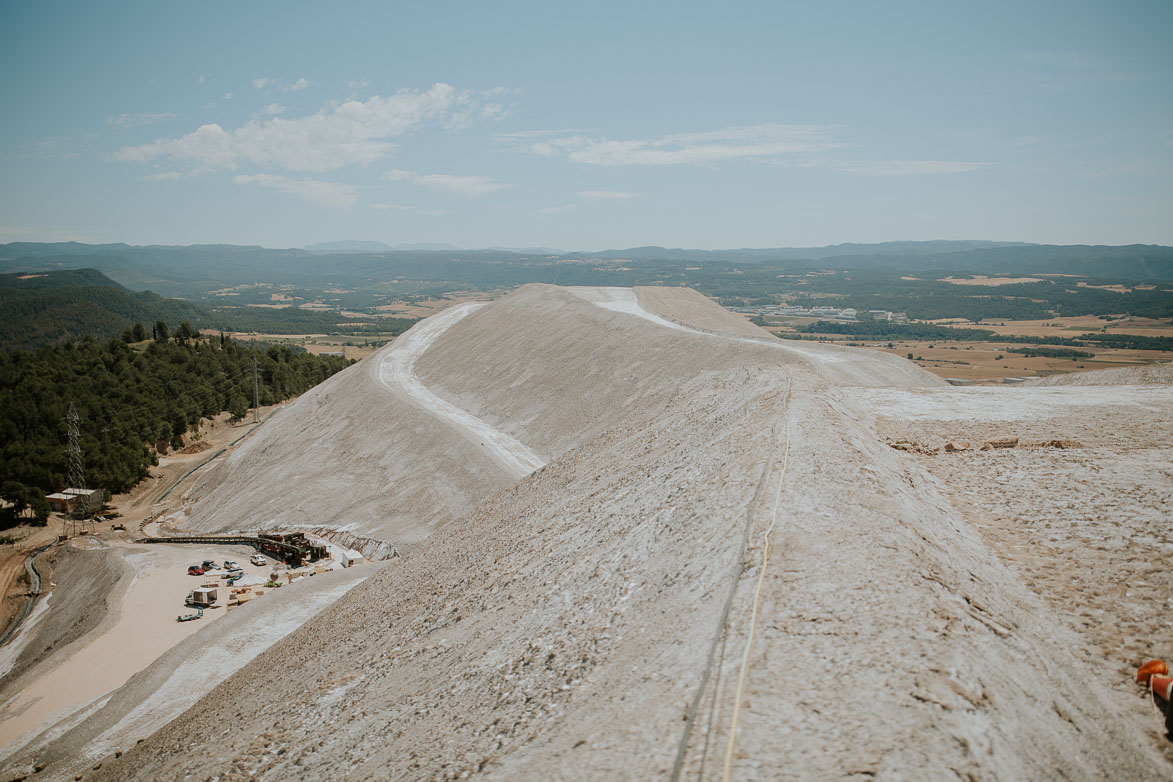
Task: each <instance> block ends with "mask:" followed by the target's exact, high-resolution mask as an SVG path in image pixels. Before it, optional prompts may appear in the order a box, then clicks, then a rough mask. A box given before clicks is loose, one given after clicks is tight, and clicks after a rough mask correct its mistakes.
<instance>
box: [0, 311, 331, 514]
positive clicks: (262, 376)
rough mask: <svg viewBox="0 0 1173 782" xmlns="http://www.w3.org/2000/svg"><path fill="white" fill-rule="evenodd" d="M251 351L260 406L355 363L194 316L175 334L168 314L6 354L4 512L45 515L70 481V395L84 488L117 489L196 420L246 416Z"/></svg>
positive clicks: (0, 471) (0, 365) (0, 452)
mask: <svg viewBox="0 0 1173 782" xmlns="http://www.w3.org/2000/svg"><path fill="white" fill-rule="evenodd" d="M152 335H153V338H152ZM136 337H138V338H145V339H144V340H143V341H137V340H136ZM254 360H255V361H256V366H257V370H258V376H259V401H260V404H261V405H270V404H274V403H276V402H280V401H282V400H285V399H288V398H290V397H293V396H296V395H298V394H300V393H302V392H304V391H306V390H308V389H310V388H312V387H313V386H315V385H317V384H318V383H321V382H322V381H323V380H325V379H326V378H328V377H330V376H331V375H333V374H334V373H336V372H338V371H340V370H341V369H344V368H345V367H346V366H347V365H348V364H350V363H353V362H349V361H347V360H346V359H344V358H342V357H340V356H313V355H310V354H308V353H305V352H295V351H294V350H293V349H291V348H289V347H287V346H271V347H267V348H265V347H263V346H261V347H258V346H255V345H245V344H243V343H239V342H236V341H233V340H231V339H226V338H224V337H222V336H215V337H212V338H206V337H203V336H200V335H199V334H198V332H196V331H195V330H194V329H192V328H191V326H190V325H189V324H187V323H186V322H184V323H182V324H180V326H179V327H178V328H177V329H175V333H174V335H172V334H171V330H170V329H169V328H168V327H167V325H166V324H165V323H163V322H162V321H160V322H158V323H156V324H155V325H154V326H153V327H151V328H150V329H149V330H148V329H147V327H145V326H143V325H142V324H136V325H135V326H133V327H130V328H128V329H127V330H126V332H125V334H124V336H123V339H113V340H109V341H99V340H97V339H95V338H93V337H85V338H83V339H82V340H81V341H79V342H65V343H63V344H53V345H45V346H43V347H40V348H38V349H36V350H31V351H27V350H14V351H11V352H9V353H0V497H2V498H3V499H4V501H5V504H6V507H5V509H4V512H3V517H2V518H0V522H3V523H5V524H7V525H11V524H13V523H15V522H16V521H17V517H18V516H20V515H21V514H22V513H28V512H31V513H32V514H33V516H34V517H35V518H38V519H40V520H41V521H44V520H45V519H46V518H47V516H48V506H47V503H46V502H45V499H44V497H45V494H47V493H51V492H55V491H60V490H62V489H63V488H66V485H65V484H66V480H67V476H68V474H69V459H68V454H67V447H66V445H67V425H66V420H65V419H66V415H67V413H68V409H69V405H70V403H71V402H72V403H73V405H74V408H75V410H76V412H77V414H78V417H79V418H80V426H79V430H80V431H79V434H80V443H81V451H82V454H83V466H84V470H85V477H86V482H87V484H88V486H89V487H90V488H102V489H105V490H106V491H107V492H108V493H119V492H123V491H126V490H127V489H129V488H130V487H132V486H133V485H135V484H136V483H137V482H138V481H140V480H142V479H143V478H144V477H145V476H146V475H147V471H148V469H149V468H150V466H151V465H152V464H156V463H157V460H158V454H159V453H160V452H166V450H167V449H168V448H178V447H182V444H183V441H182V439H181V438H182V437H183V435H184V434H185V433H187V432H189V431H191V430H192V429H193V428H194V427H196V426H198V424H199V423H200V419H202V418H208V417H210V416H214V415H216V414H218V413H221V412H224V411H228V412H230V413H231V415H232V416H233V417H234V418H237V419H241V418H244V417H245V416H247V415H248V413H249V409H250V405H251V403H252V398H253V362H254Z"/></svg>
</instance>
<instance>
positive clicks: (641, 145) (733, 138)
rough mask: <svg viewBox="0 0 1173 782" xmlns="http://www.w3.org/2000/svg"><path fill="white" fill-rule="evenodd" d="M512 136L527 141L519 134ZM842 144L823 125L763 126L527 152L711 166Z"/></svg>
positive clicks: (561, 141) (578, 140) (556, 140)
mask: <svg viewBox="0 0 1173 782" xmlns="http://www.w3.org/2000/svg"><path fill="white" fill-rule="evenodd" d="M513 137H514V138H523V136H520V135H518V134H514V135H513ZM840 146H844V144H842V143H840V142H837V141H835V140H834V138H832V128H830V127H829V126H825V125H779V124H772V123H768V124H762V125H747V126H744V127H732V128H722V129H720V130H710V131H705V132H703V133H674V134H671V135H667V136H660V137H659V138H652V139H635V140H630V141H616V140H614V139H607V138H591V137H587V136H581V135H572V136H551V137H547V138H544V139H542V140H540V141H535V142H533V143H532V144H529V145H528V146H527V147H526V148H525V149H526V151H528V152H530V153H532V154H535V155H541V156H544V157H565V158H567V159H568V160H572V161H574V162H576V163H589V164H592V165H598V166H630V165H645V166H663V165H682V164H691V165H712V164H714V163H718V162H720V161H723V160H735V159H739V158H769V157H778V156H786V155H796V154H807V153H812V152H817V151H820V150H826V149H831V148H834V147H840Z"/></svg>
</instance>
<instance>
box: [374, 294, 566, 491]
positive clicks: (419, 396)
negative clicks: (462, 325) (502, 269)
mask: <svg viewBox="0 0 1173 782" xmlns="http://www.w3.org/2000/svg"><path fill="white" fill-rule="evenodd" d="M483 306H485V304H484V303H483V302H473V303H468V304H458V305H456V306H455V307H449V308H448V309H446V310H444V311H443V312H441V313H438V314H436V315H433V316H432V317H430V318H428V319H427V320H423V321H420V322H419V323H417V324H416V325H414V326H412V327H411V329H410V330H408V331H407V332H405V333H404V334H403V335H402V336H400V337H399V338H398V339H396V340H395V341H394V342H393V343H391V346H390V347H389V348H388V349H387V350H386V351H385V352H384V353H383V354H382V355H381V356H380V357H379V362H378V364H377V365H376V368H375V372H376V376H377V377H378V380H379V382H380V383H382V384H383V386H384V387H386V388H387V389H388V390H390V391H393V392H402V393H405V394H407V395H408V396H409V397H411V398H412V399H413V400H414V401H415V402H416V403H417V404H419V405H420V406H421V407H423V408H424V409H425V410H427V411H428V412H430V413H432V414H434V415H436V416H437V417H439V418H442V419H444V420H445V421H447V422H448V423H450V424H452V425H453V426H455V427H456V428H458V429H460V430H462V431H463V432H464V433H465V434H466V435H468V436H470V437H472V438H474V439H476V441H477V442H479V443H481V444H482V445H484V446H485V448H487V449H488V450H489V453H490V455H491V456H492V457H493V458H495V459H496V460H497V461H498V462H500V463H501V464H502V465H503V466H504V467H505V469H507V470H508V471H509V472H511V473H513V474H514V475H516V476H517V477H518V478H521V477H524V476H526V475H529V474H530V473H531V472H533V471H534V470H538V469H540V468H542V467H544V466H545V465H546V462H545V461H544V460H543V459H542V458H541V457H540V456H538V455H537V454H536V453H534V452H533V451H531V450H530V449H529V448H527V447H526V446H525V445H524V444H523V443H521V442H520V441H519V440H517V438H515V437H512V436H510V435H508V434H506V433H505V432H502V431H501V430H500V429H497V428H496V427H494V426H493V425H491V424H489V423H487V422H486V421H482V420H481V419H480V418H477V417H476V416H475V415H473V414H472V413H470V412H468V411H467V410H461V409H460V408H459V407H457V406H456V405H454V404H452V403H451V402H448V401H446V400H444V399H441V398H440V397H439V396H437V395H436V394H435V393H433V392H432V390H431V389H430V388H428V387H427V386H425V385H424V384H423V382H421V381H420V379H419V376H417V375H416V373H415V362H416V360H417V359H418V358H419V357H420V356H422V355H423V354H424V353H425V352H427V350H428V348H429V347H430V346H431V344H432V343H433V342H435V341H436V339H437V338H438V337H439V336H440V335H441V334H443V333H444V332H446V331H447V330H448V329H450V328H452V327H453V326H455V325H456V324H457V323H459V322H460V321H461V320H462V319H464V318H465V317H467V316H468V315H471V314H472V313H473V312H475V311H476V310H478V309H480V308H481V307H483Z"/></svg>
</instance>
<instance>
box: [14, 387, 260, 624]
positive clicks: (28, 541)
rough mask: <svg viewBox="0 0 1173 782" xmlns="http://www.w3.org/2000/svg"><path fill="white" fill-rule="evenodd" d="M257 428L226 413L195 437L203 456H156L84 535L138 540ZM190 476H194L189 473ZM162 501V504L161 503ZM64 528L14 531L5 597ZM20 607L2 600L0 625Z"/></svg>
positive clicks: (55, 519)
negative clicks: (145, 524) (107, 516)
mask: <svg viewBox="0 0 1173 782" xmlns="http://www.w3.org/2000/svg"><path fill="white" fill-rule="evenodd" d="M274 409H276V408H274V407H262V408H261V409H260V416H261V419H262V421H263V420H264V419H265V418H266V417H267V416H268V415H269V414H270V413H271V412H272V411H273V410H274ZM256 426H257V425H256V424H253V423H251V421H250V422H246V423H241V424H229V423H228V414H226V413H225V414H221V415H220V416H217V417H216V418H214V419H211V420H210V421H207V422H205V425H204V426H203V427H201V429H200V432H199V434H200V440H199V442H201V443H206V444H207V445H208V446H209V448H208V449H207V450H204V451H202V452H199V453H191V454H183V453H175V452H172V453H169V454H165V455H163V456H161V457H160V458H159V464H158V465H157V466H155V467H152V468H151V470H150V472H149V473H148V476H147V477H146V478H145V479H144V480H142V481H141V482H139V483H138V484H137V485H136V486H135V487H134V488H132V489H131V490H130V492H128V493H126V494H118V495H115V496H114V497H113V498H112V499H111V501H110V503H109V507H110V508H111V509H112V510H115V511H117V512H119V513H120V514H121V515H120V517H119V518H117V519H114V520H111V521H106V522H98V523H92V524H89V525H86V531H87V532H89V533H92V534H99V535H109V534H113V533H112V528H113V527H114V526H115V525H118V524H121V525H122V526H124V527H126V530H127V532H126V534H125V535H123V536H122V537H123V538H128V537H129V538H133V537H135V536H137V533H138V525H139V524H140V523H141V522H142V521H143V520H145V519H147V518H148V517H150V516H153V515H155V514H158V513H160V512H163V511H166V510H168V509H171V508H174V507H177V506H178V505H179V504H180V501H181V498H180V495H181V494H182V492H183V490H185V488H186V487H187V486H188V485H189V482H190V481H192V480H193V479H194V478H195V477H197V476H198V475H199V470H201V469H202V468H203V467H204V465H207V464H208V463H209V462H211V461H213V460H214V459H216V458H218V454H219V453H220V451H221V450H222V449H225V448H230V447H231V446H232V444H233V443H237V442H239V441H240V440H241V439H242V438H243V437H245V436H247V435H248V434H250V433H251V432H252V431H253V429H255V428H256ZM193 470H195V471H196V472H194V473H193V472H192V471H193ZM189 473H191V475H189ZM185 476H187V477H185ZM180 481H182V485H180V486H178V487H177V484H178V483H180ZM165 497H166V501H164V498H165ZM68 528H69V525H68V523H67V522H66V521H65V520H64V519H63V518H62V517H61V516H60V515H56V514H55V515H53V516H52V517H51V518H50V520H49V523H48V525H46V526H45V527H26V528H19V529H17V530H15V531H14V533H15V534H16V535H22V536H23V537H21V539H20V540H19V542H18V543H17V544H16V545H14V546H13V547H11V548H9V547H7V546H5V547H4V550H3V554H2V555H0V584H2V585H3V588H4V590H5V591H4V593H5V594H11V593H12V592H13V591H14V590H15V591H19V590H16V587H15V585H14V582H15V579H16V577H17V576H18V575H19V574H20V573H23V572H24V560H25V558H26V557H27V556H28V553H29V552H30V551H33V550H34V549H36V548H38V547H40V546H42V545H44V544H46V543H50V542H52V541H54V540H55V539H56V538H57V537H58V536H59V535H62V534H64V533H65V532H67V531H68ZM22 602H23V596H22V599H21V600H5V601H4V603H3V605H2V606H0V608H2V610H3V612H4V613H3V614H2V615H0V621H3V622H4V623H5V624H6V623H7V622H8V621H9V619H10V616H11V613H12V612H13V611H14V610H19V608H20V605H21V603H22Z"/></svg>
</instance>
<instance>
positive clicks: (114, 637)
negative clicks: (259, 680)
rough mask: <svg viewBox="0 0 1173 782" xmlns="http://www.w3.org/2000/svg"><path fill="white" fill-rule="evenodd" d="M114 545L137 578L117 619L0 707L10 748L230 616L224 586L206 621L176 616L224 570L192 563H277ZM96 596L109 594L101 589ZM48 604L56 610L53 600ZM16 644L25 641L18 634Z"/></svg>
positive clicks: (240, 549)
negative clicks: (205, 572)
mask: <svg viewBox="0 0 1173 782" xmlns="http://www.w3.org/2000/svg"><path fill="white" fill-rule="evenodd" d="M71 542H72V541H71ZM112 545H114V546H118V547H119V548H120V549H121V551H119V555H120V556H122V557H123V558H124V559H125V560H126V561H127V562H128V563H129V564H130V566H131V568H132V569H133V572H134V576H133V583H132V584H131V585H130V587H129V589H128V590H127V591H126V593H125V595H124V596H123V597H122V599H121V601H120V604H119V607H118V619H117V621H116V622H115V623H114V624H113V626H111V627H109V628H108V629H107V630H106V631H105V632H104V633H102V634H101V635H100V636H99V637H97V638H94V639H92V640H90V641H89V642H88V643H87V644H85V645H84V646H83V647H82V648H80V649H77V650H76V651H75V652H74V653H73V654H72V655H70V656H69V657H68V658H67V659H64V660H55V661H53V663H52V664H51V665H50V666H44V667H42V668H41V669H39V670H38V674H39V675H38V677H37V678H36V679H35V680H33V681H27V682H23V683H22V686H21V688H20V691H19V692H18V693H16V694H15V695H13V696H12V697H10V698H9V699H8V700H7V701H6V702H5V703H4V704H3V707H2V708H3V711H2V712H0V746H4V747H5V748H7V749H8V750H13V749H16V748H18V747H20V746H21V745H22V743H23V742H22V740H21V739H22V737H24V738H26V739H27V738H29V737H30V734H34V733H38V732H40V730H43V729H44V727H45V726H46V725H48V724H51V723H53V722H56V721H58V720H60V719H61V717H62V716H64V715H66V714H68V713H71V712H74V711H76V710H77V709H78V708H80V707H82V706H84V705H85V704H87V703H89V702H91V701H93V700H94V699H96V698H98V697H100V696H102V695H105V694H106V693H108V692H110V691H111V690H114V689H115V688H117V687H120V686H121V685H122V684H124V683H125V682H126V681H127V679H129V678H130V677H131V676H132V675H134V674H135V673H137V672H138V671H140V670H142V669H144V668H146V667H147V666H148V665H149V664H150V663H151V662H152V661H154V660H155V659H156V658H158V657H159V656H160V655H161V654H163V653H164V652H165V651H167V650H168V649H170V648H171V647H173V646H175V645H176V644H177V643H179V642H180V641H181V640H183V639H184V638H186V637H187V636H189V635H192V634H193V633H195V632H198V631H199V630H200V629H202V628H203V627H205V626H207V625H208V624H210V623H212V622H215V621H216V620H217V619H219V618H220V617H221V616H223V615H224V614H225V609H224V608H223V605H224V603H225V602H226V598H227V594H228V590H227V588H222V589H221V592H222V593H223V594H221V599H220V607H219V608H216V609H209V610H206V611H205V612H204V617H203V619H201V620H198V621H194V622H177V621H175V618H176V616H178V615H180V614H188V613H192V612H193V611H194V609H189V608H185V607H184V598H185V597H186V596H187V593H188V592H189V591H191V590H192V589H194V588H195V587H197V586H200V585H201V584H203V583H204V582H205V581H213V580H215V581H217V582H220V583H222V582H221V581H220V578H219V575H218V574H217V575H215V576H212V575H209V576H207V577H198V576H189V575H188V574H187V566H188V565H189V564H192V563H198V562H199V561H200V560H202V559H205V558H207V559H216V560H217V561H221V562H222V561H223V560H226V559H234V560H236V561H237V562H238V563H240V564H241V566H242V567H243V568H244V569H245V571H246V572H248V573H254V574H256V575H261V576H267V575H268V572H269V570H270V569H271V567H268V566H266V567H258V566H255V565H251V564H249V563H248V561H247V560H248V557H249V555H250V554H252V553H253V550H252V549H251V548H249V547H247V546H208V547H195V546H190V545H165V544H152V545H128V544H121V543H114V544H112ZM91 597H92V599H94V600H104V599H105V595H104V594H103V593H101V592H98V593H96V594H94V595H92V596H91ZM49 610H50V612H52V610H53V606H52V605H51V604H50V608H49ZM14 643H20V636H19V635H18V636H17V638H16V639H14Z"/></svg>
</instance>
